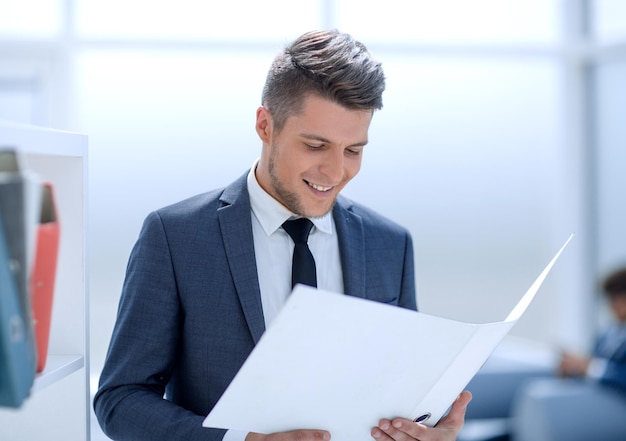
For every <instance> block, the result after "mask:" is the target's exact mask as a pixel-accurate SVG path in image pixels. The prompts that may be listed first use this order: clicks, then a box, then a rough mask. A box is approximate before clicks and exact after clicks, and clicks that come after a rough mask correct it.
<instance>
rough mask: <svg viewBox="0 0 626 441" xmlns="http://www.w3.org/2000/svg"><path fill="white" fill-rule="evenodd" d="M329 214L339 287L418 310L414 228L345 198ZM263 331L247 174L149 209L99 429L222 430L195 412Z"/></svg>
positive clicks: (166, 436)
mask: <svg viewBox="0 0 626 441" xmlns="http://www.w3.org/2000/svg"><path fill="white" fill-rule="evenodd" d="M333 218H334V221H335V224H336V227H337V234H338V239H339V248H340V253H341V263H342V269H343V279H344V291H345V293H346V294H349V295H353V296H357V297H362V298H367V299H371V300H375V301H379V302H385V303H390V304H395V305H398V306H401V307H405V308H411V309H416V300H415V282H414V267H413V246H412V242H411V237H410V235H409V233H408V232H407V231H406V230H405V229H404V228H402V227H399V226H398V225H396V224H395V223H393V222H391V221H389V220H387V219H385V218H384V217H382V216H380V215H378V214H376V213H374V212H373V211H371V210H369V209H367V208H365V207H363V206H361V205H358V204H355V203H353V202H351V201H349V200H347V199H346V198H343V197H339V198H338V199H337V203H336V205H335V207H334V208H333ZM264 330H265V324H264V319H263V310H262V307H261V297H260V290H259V283H258V279H257V269H256V262H255V255H254V245H253V240H252V223H251V209H250V199H249V196H248V191H247V186H246V175H244V176H242V177H241V178H239V179H238V180H237V181H235V182H234V183H233V184H231V185H230V186H228V187H226V188H224V189H221V190H216V191H213V192H209V193H205V194H202V195H198V196H195V197H192V198H190V199H187V200H185V201H182V202H179V203H177V204H174V205H172V206H169V207H165V208H163V209H160V210H158V211H156V212H153V213H151V214H150V215H148V217H147V218H146V220H145V222H144V225H143V227H142V230H141V233H140V235H139V238H138V240H137V243H136V244H135V246H134V248H133V251H132V253H131V256H130V259H129V263H128V268H127V273H126V278H125V281H124V286H123V291H122V296H121V299H120V304H119V310H118V316H117V321H116V324H115V328H114V330H113V335H112V338H111V344H110V347H109V351H108V354H107V358H106V362H105V365H104V369H103V371H102V374H101V378H100V388H99V390H98V392H97V394H96V396H95V398H94V409H95V412H96V415H97V417H98V420H99V422H100V424H101V426H102V428H103V429H104V431H105V433H107V434H108V435H109V436H110V437H111V438H113V439H116V440H117V439H119V440H150V441H155V440H167V441H174V440H185V441H192V440H221V438H222V437H223V434H224V430H218V429H207V428H203V427H202V421H203V419H204V417H205V416H206V414H208V412H209V411H210V409H211V408H212V407H213V406H214V405H215V403H216V401H217V400H218V398H219V397H220V396H221V395H222V393H223V392H224V390H225V389H226V387H227V386H228V384H229V383H230V382H231V380H232V379H233V377H234V376H235V374H236V372H237V371H238V370H239V368H240V367H241V365H242V364H243V362H244V361H245V359H246V357H247V356H248V355H249V353H250V351H251V350H252V348H253V347H254V345H255V344H256V343H257V342H258V340H259V338H260V337H261V335H262V334H263V331H264ZM164 395H165V399H164ZM372 424H376V421H372Z"/></svg>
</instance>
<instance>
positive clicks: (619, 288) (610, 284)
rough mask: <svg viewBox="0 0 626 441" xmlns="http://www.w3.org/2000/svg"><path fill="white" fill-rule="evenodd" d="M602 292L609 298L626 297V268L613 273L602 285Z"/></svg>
mask: <svg viewBox="0 0 626 441" xmlns="http://www.w3.org/2000/svg"><path fill="white" fill-rule="evenodd" d="M602 291H604V293H605V294H606V295H607V296H608V297H613V296H617V295H620V296H626V268H623V269H620V270H617V271H615V272H613V273H611V274H610V275H609V276H608V277H607V278H606V279H605V280H604V282H603V283H602Z"/></svg>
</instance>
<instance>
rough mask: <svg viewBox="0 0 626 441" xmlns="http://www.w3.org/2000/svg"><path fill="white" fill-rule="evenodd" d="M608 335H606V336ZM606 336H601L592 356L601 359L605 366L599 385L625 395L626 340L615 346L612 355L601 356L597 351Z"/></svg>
mask: <svg viewBox="0 0 626 441" xmlns="http://www.w3.org/2000/svg"><path fill="white" fill-rule="evenodd" d="M607 335H608V334H607ZM604 338H607V336H606V335H605V336H603V338H601V339H600V340H599V341H598V344H597V346H596V349H595V350H594V355H595V356H599V357H601V358H603V359H604V360H605V362H606V366H605V369H604V372H603V373H602V376H601V377H600V378H599V381H600V383H602V384H605V385H607V386H610V387H616V388H618V389H619V390H621V391H622V392H625V393H626V340H622V341H621V343H619V344H617V345H616V346H617V347H616V349H615V350H614V351H613V353H612V354H603V353H601V351H600V350H599V346H600V344H601V343H602V342H603V339H604Z"/></svg>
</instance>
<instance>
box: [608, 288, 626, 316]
mask: <svg viewBox="0 0 626 441" xmlns="http://www.w3.org/2000/svg"><path fill="white" fill-rule="evenodd" d="M610 303H611V309H612V310H613V314H614V315H615V318H616V319H617V320H618V321H619V322H620V323H626V293H619V294H615V295H613V296H611V300H610Z"/></svg>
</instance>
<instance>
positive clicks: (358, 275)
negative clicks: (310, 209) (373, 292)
mask: <svg viewBox="0 0 626 441" xmlns="http://www.w3.org/2000/svg"><path fill="white" fill-rule="evenodd" d="M333 218H334V220H335V226H336V227H337V238H338V241H339V250H340V253H341V268H342V273H343V286H344V291H345V293H346V294H349V295H352V296H355V297H365V234H364V230H363V222H362V220H361V217H360V216H358V215H356V214H354V213H353V212H352V211H351V210H350V204H348V203H347V201H346V199H345V198H343V197H341V196H340V197H338V198H337V203H336V204H335V208H334V209H333Z"/></svg>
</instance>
